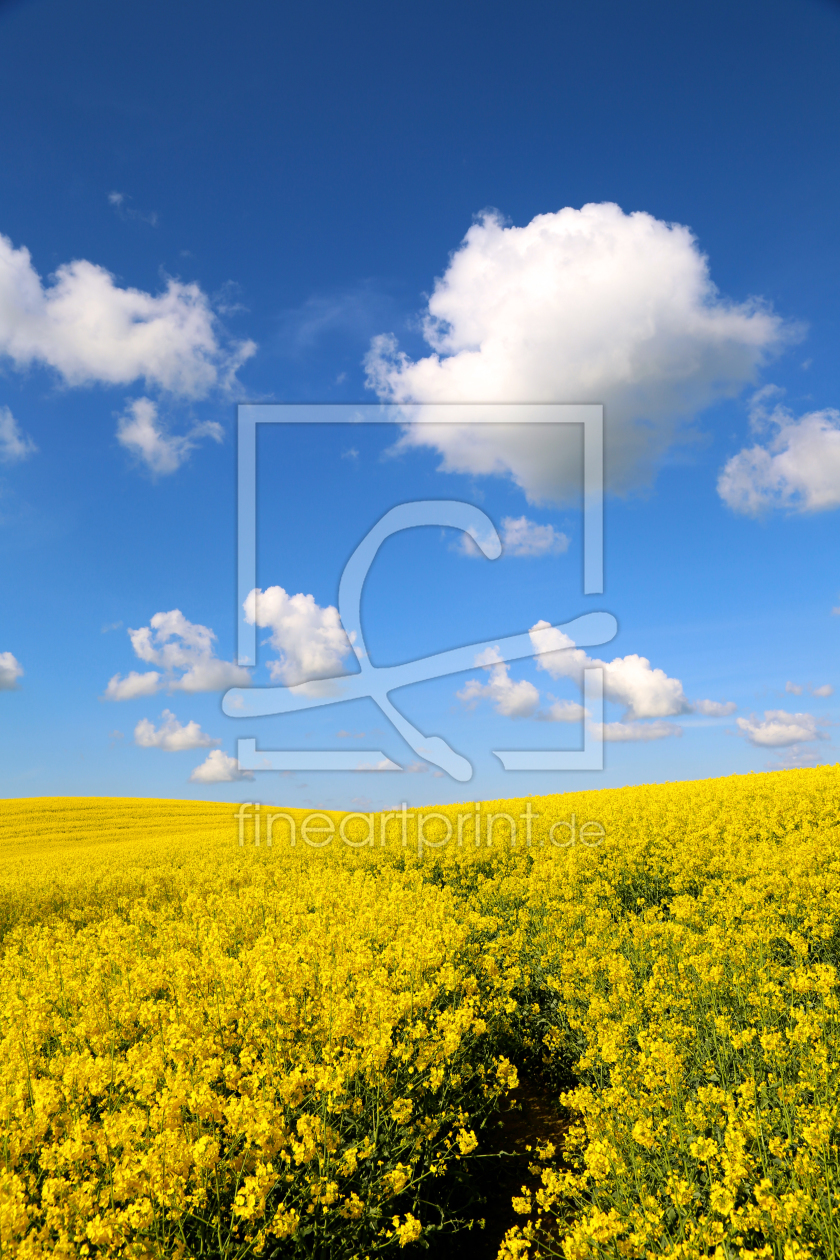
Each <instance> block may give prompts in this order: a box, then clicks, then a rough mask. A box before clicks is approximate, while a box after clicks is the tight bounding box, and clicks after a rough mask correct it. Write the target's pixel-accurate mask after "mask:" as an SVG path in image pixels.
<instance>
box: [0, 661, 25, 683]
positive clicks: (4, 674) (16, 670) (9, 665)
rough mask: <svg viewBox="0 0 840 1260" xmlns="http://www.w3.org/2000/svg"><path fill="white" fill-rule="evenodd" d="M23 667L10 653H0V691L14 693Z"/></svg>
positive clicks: (21, 675)
mask: <svg viewBox="0 0 840 1260" xmlns="http://www.w3.org/2000/svg"><path fill="white" fill-rule="evenodd" d="M22 677H23V666H22V665H21V663H20V661H18V660H16V659H15V657H14V656H12V654H11V652H0V691H16V690H17V685H18V679H19V678H22Z"/></svg>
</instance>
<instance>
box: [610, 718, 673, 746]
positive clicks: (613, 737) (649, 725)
mask: <svg viewBox="0 0 840 1260" xmlns="http://www.w3.org/2000/svg"><path fill="white" fill-rule="evenodd" d="M590 729H591V730H592V731H593V733H594V734H595V735H597V734H598V731H599V725H598V723H597V722H593V723H592V725H591V728H590ZM600 731H601V735H602V738H603V739H604V740H606V742H607V743H631V742H632V743H636V742H639V741H644V740H650V739H667V738H669V736H671V735H682V727H681V726H675V725H674V723H673V722H604V723H603V724H602V725H601V727H600Z"/></svg>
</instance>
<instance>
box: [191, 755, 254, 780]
mask: <svg viewBox="0 0 840 1260" xmlns="http://www.w3.org/2000/svg"><path fill="white" fill-rule="evenodd" d="M253 777H254V775H253V773H252V771H250V770H240V769H239V762H238V761H237V760H236V758H235V757H229V756H228V755H227V753H226V752H222V750H221V748H214V749H213V751H212V752H211V753H208V754H207V760H206V761H202V763H201V765H200V766H196V768H195V770H193V772H192V774H191V775H190V783H235V782H237V780H239V779H253Z"/></svg>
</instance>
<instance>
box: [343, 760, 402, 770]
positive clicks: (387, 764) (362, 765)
mask: <svg viewBox="0 0 840 1260" xmlns="http://www.w3.org/2000/svg"><path fill="white" fill-rule="evenodd" d="M353 768H354V769H355V770H402V766H398V765H397V763H396V762H395V761H391V760H390V758H388V757H382V758H380V760H379V761H377V762H372V761H360V762H359V764H358V765H357V766H354V767H353Z"/></svg>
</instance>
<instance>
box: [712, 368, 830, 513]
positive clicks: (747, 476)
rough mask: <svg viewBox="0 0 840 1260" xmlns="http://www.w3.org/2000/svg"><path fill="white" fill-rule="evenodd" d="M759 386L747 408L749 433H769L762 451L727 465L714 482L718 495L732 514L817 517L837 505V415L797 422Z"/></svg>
mask: <svg viewBox="0 0 840 1260" xmlns="http://www.w3.org/2000/svg"><path fill="white" fill-rule="evenodd" d="M780 393H781V390H779V389H778V388H777V387H776V386H765V388H764V389H762V390H759V391H758V393H757V394H756V395H755V396H754V398H753V403H752V407H751V409H750V421H751V426H752V428H754V429H758V430H765V429H770V430H773V431H774V432H773V436H772V437H771V438H770V440H769V441H768V442H767V444H766V445H764V446H762V445H761V444H760V443H759V444H756V445H755V446H751V447H745V448H744V449H743V450H741V451H739V452H738V454H737V455H733V456H732V458H731V459H730V460H728V461H727V463H726V465H725V466H724V468H723V471H722V472H721V474H720V477H719V478H718V494H719V495H720V497H721V498H722V499H723V501H724V503H726V505H727V506H728V507H730V508H732V510H733V511H735V512H741V513H743V514H744V515H747V516H756V515H758V514H759V513H760V512H762V511H765V510H767V509H769V508H789V509H791V510H794V511H798V512H822V511H827V510H828V509H830V508H836V507H838V506H840V411H835V410H834V409H833V408H826V409H824V410H823V411H810V412H808V413H807V414H806V415H803V416H800V417H799V419H798V420H797V419H796V418H795V417H794V415H793V414H792V412H791V411H790V410H789V409H788V408H787V407H783V406H781V405H780V404H777V405H776V406H775V407H774V408H773V409H772V410H768V409H767V407H766V403H767V401H768V400H769V399H770V398H772V397H775V396H777V395H779V394H780Z"/></svg>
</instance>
